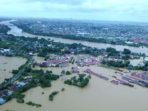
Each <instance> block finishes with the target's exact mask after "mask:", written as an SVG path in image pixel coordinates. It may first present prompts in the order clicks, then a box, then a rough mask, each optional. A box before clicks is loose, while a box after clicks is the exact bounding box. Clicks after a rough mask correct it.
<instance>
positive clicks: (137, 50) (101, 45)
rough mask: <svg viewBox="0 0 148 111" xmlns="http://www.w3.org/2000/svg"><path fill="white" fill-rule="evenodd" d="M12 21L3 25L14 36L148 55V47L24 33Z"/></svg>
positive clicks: (4, 22)
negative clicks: (125, 49)
mask: <svg viewBox="0 0 148 111" xmlns="http://www.w3.org/2000/svg"><path fill="white" fill-rule="evenodd" d="M12 21H14V20H10V21H3V22H1V24H4V25H7V26H8V27H10V28H11V30H10V31H9V32H8V34H12V35H14V36H24V37H38V38H45V39H49V38H50V39H52V40H54V41H55V42H62V43H67V44H72V43H81V44H83V45H86V46H89V47H95V48H99V49H106V48H107V47H113V48H115V49H117V50H118V51H122V50H123V49H124V48H127V49H130V50H131V51H132V52H135V53H145V54H146V55H148V48H146V47H130V46H123V45H111V44H104V43H94V42H86V41H79V40H70V39H63V38H56V37H49V36H40V35H33V34H29V33H26V32H24V31H23V30H22V29H20V28H18V27H17V26H15V25H13V24H12V23H11V22H12Z"/></svg>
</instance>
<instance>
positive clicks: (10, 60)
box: [0, 56, 26, 83]
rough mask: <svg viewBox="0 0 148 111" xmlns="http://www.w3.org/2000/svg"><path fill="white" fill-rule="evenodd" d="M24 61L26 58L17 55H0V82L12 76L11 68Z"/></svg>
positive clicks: (15, 67)
mask: <svg viewBox="0 0 148 111" xmlns="http://www.w3.org/2000/svg"><path fill="white" fill-rule="evenodd" d="M25 62H26V59H23V58H19V57H4V56H0V83H2V82H3V81H4V80H5V79H6V78H10V77H12V76H13V75H12V73H11V72H12V70H13V69H17V68H18V67H19V66H21V65H22V64H24V63H25Z"/></svg>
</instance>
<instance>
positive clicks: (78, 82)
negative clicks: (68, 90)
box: [64, 74, 90, 88]
mask: <svg viewBox="0 0 148 111" xmlns="http://www.w3.org/2000/svg"><path fill="white" fill-rule="evenodd" d="M89 80H90V76H86V74H79V76H78V77H77V76H74V77H72V78H71V79H67V80H65V81H64V83H65V84H68V85H74V86H77V87H81V88H84V87H85V86H87V85H88V83H89Z"/></svg>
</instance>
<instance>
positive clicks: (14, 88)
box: [0, 76, 32, 105]
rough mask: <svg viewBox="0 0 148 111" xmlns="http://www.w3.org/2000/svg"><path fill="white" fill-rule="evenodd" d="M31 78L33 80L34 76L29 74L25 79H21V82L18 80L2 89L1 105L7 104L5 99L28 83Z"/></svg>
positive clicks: (0, 95) (0, 92) (0, 93)
mask: <svg viewBox="0 0 148 111" xmlns="http://www.w3.org/2000/svg"><path fill="white" fill-rule="evenodd" d="M31 80H32V77H30V76H28V77H26V78H24V80H23V81H20V82H18V81H16V82H15V83H14V84H12V85H11V86H10V87H8V88H7V89H4V90H2V91H0V105H2V104H5V103H6V102H7V101H6V100H5V98H6V97H8V96H11V95H12V94H13V92H15V91H17V90H18V89H20V88H22V87H23V86H25V85H27V84H28V83H29V82H30V81H31Z"/></svg>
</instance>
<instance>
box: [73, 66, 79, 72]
mask: <svg viewBox="0 0 148 111" xmlns="http://www.w3.org/2000/svg"><path fill="white" fill-rule="evenodd" d="M71 71H72V73H79V72H80V71H79V68H78V67H72V68H71Z"/></svg>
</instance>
